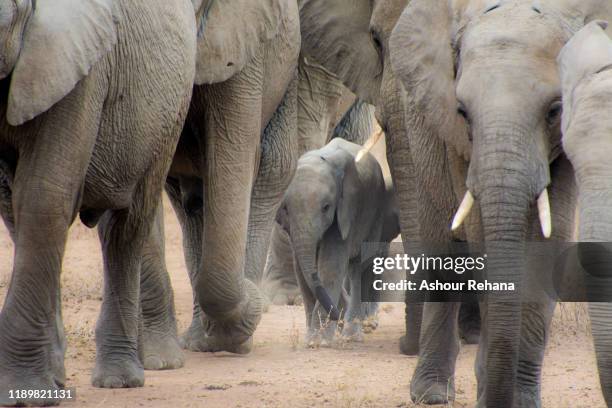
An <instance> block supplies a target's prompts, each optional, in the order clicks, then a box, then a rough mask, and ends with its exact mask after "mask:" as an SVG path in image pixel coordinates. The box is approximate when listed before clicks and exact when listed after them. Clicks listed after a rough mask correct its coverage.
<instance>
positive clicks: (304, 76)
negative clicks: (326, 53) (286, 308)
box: [261, 55, 374, 304]
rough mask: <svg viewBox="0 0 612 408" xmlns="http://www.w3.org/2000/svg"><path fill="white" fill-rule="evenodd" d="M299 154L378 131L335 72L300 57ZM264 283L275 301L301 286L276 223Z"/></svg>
mask: <svg viewBox="0 0 612 408" xmlns="http://www.w3.org/2000/svg"><path fill="white" fill-rule="evenodd" d="M298 81H299V82H298V135H297V137H298V146H299V148H298V156H299V157H301V156H302V155H303V154H304V153H306V152H308V151H310V150H314V149H319V148H321V147H323V146H324V145H325V144H327V142H329V141H330V140H331V139H333V138H336V137H339V138H343V139H345V140H349V141H351V142H354V143H357V144H363V143H365V141H366V140H367V139H368V138H369V137H370V136H371V134H372V132H373V131H374V124H373V120H374V117H373V116H374V114H373V109H372V107H371V106H370V105H368V104H366V103H365V102H363V101H361V100H358V99H356V97H355V95H354V94H353V93H352V92H351V91H350V90H349V89H348V88H346V87H345V86H344V85H343V84H342V82H340V80H339V79H338V78H336V76H335V75H334V74H332V73H331V72H329V71H328V70H327V69H325V68H324V67H322V66H320V65H318V64H316V63H315V62H313V61H311V60H310V59H309V58H306V57H304V56H303V55H302V56H301V57H300V63H299V68H298ZM261 286H262V288H263V290H264V294H265V295H266V297H267V298H268V299H269V300H270V301H271V302H272V303H274V304H288V303H289V304H293V303H294V302H295V300H296V298H297V296H299V293H300V289H299V288H298V283H297V280H296V274H295V271H294V266H293V256H292V249H291V244H290V242H289V236H288V235H287V234H286V233H284V231H283V230H282V229H281V228H279V227H278V224H275V225H274V228H273V230H272V236H271V239H270V247H269V249H268V256H267V260H266V266H265V269H264V273H263V281H262V282H261Z"/></svg>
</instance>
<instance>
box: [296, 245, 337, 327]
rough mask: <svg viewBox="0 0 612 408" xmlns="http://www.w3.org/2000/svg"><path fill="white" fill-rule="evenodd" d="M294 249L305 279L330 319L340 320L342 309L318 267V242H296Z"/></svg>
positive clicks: (297, 263)
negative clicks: (325, 284)
mask: <svg viewBox="0 0 612 408" xmlns="http://www.w3.org/2000/svg"><path fill="white" fill-rule="evenodd" d="M294 250H295V257H296V261H297V262H296V265H297V266H299V268H300V269H301V272H302V274H303V276H304V280H305V281H306V283H307V284H308V286H309V288H310V290H311V291H312V293H313V294H314V295H315V298H316V299H317V301H318V302H319V304H320V305H321V307H323V309H324V310H325V313H327V315H328V317H329V319H330V320H339V319H340V311H339V310H338V306H337V305H336V304H334V301H333V300H332V299H331V297H330V296H329V293H328V292H327V290H326V289H325V287H324V286H323V283H322V282H321V278H320V277H319V272H318V269H317V268H316V253H317V250H316V244H298V245H296V244H295V243H294Z"/></svg>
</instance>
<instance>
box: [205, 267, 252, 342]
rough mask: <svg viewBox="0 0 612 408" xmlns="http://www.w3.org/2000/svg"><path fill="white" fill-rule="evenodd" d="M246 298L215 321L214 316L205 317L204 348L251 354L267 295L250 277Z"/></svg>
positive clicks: (245, 284)
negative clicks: (264, 294) (264, 299)
mask: <svg viewBox="0 0 612 408" xmlns="http://www.w3.org/2000/svg"><path fill="white" fill-rule="evenodd" d="M244 286H245V290H244V293H245V298H244V300H243V301H242V302H240V304H239V305H238V306H237V307H236V308H235V309H234V310H232V311H231V312H229V313H227V314H226V315H225V318H223V319H219V320H215V319H212V318H211V317H210V316H207V318H205V319H204V322H203V326H204V327H205V328H206V335H205V337H204V338H203V339H201V341H202V343H203V344H202V346H203V350H202V351H209V352H215V351H228V352H230V353H236V354H248V353H250V352H251V350H252V348H253V333H254V332H255V329H256V328H257V325H258V324H259V322H260V321H261V315H262V313H263V298H262V296H261V294H260V293H259V289H258V288H257V286H256V285H255V284H254V283H253V282H251V281H250V280H248V279H245V280H244Z"/></svg>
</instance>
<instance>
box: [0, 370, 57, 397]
mask: <svg viewBox="0 0 612 408" xmlns="http://www.w3.org/2000/svg"><path fill="white" fill-rule="evenodd" d="M53 377H54V375H53V372H51V371H49V372H47V373H42V374H37V375H36V376H35V377H26V376H24V374H23V373H22V372H21V373H7V372H5V370H4V369H3V368H1V367H0V406H2V407H34V406H35V407H47V406H51V405H59V403H60V400H59V399H50V398H40V397H41V395H40V391H41V390H45V392H49V391H50V392H51V393H53V392H54V391H59V390H60V389H61V388H60V387H59V386H58V384H57V383H56V382H55V381H54V380H53ZM11 390H13V394H12V395H11ZM15 391H19V392H24V391H25V393H26V395H23V397H25V398H21V397H22V395H21V394H18V395H17V394H15V393H14V392H15ZM28 391H30V392H28ZM37 391H38V393H37Z"/></svg>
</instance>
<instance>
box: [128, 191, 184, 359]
mask: <svg viewBox="0 0 612 408" xmlns="http://www.w3.org/2000/svg"><path fill="white" fill-rule="evenodd" d="M164 252H165V248H164V213H163V205H162V204H161V203H160V204H159V205H158V208H157V213H156V217H155V223H154V225H153V228H151V232H150V233H149V236H148V237H147V241H146V242H145V246H144V250H143V256H142V262H141V272H140V306H141V314H142V321H141V323H142V325H141V327H140V330H139V332H138V335H139V347H138V348H139V354H140V361H141V362H142V364H143V366H144V368H145V369H146V370H163V369H174V368H180V367H182V366H183V364H184V363H185V357H184V356H183V353H182V351H181V348H180V346H179V341H178V337H177V330H176V317H175V311H174V293H173V290H172V285H171V283H170V276H168V271H167V270H166V260H165V257H164Z"/></svg>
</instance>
